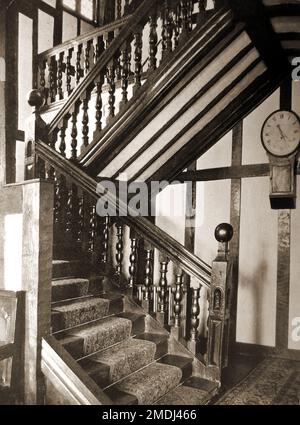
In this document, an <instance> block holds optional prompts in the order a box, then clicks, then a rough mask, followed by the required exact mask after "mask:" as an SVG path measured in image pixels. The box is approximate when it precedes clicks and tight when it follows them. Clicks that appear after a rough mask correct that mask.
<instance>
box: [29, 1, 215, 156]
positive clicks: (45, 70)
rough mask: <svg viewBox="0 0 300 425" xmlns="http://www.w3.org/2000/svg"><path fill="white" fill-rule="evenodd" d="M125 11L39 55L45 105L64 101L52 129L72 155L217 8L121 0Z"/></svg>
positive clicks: (98, 133) (197, 3)
mask: <svg viewBox="0 0 300 425" xmlns="http://www.w3.org/2000/svg"><path fill="white" fill-rule="evenodd" d="M130 7H131V9H130ZM218 7H219V6H218ZM128 11H130V13H131V14H128ZM120 13H121V18H120V19H118V20H117V21H115V22H113V23H111V24H109V25H106V26H104V27H102V28H97V29H95V30H93V31H92V32H90V33H89V34H87V35H84V36H80V37H78V38H76V39H75V40H73V41H70V42H66V43H63V44H62V45H60V46H57V47H55V48H53V49H50V50H48V51H46V52H44V53H42V54H40V55H39V56H38V68H39V81H38V84H37V86H38V88H40V90H41V92H42V93H43V96H44V98H45V102H46V106H45V110H49V108H51V104H54V103H55V102H57V101H60V102H62V106H61V107H60V108H59V111H58V112H57V113H56V115H55V116H54V118H53V119H52V120H51V122H50V123H49V124H48V126H47V132H48V134H49V135H53V134H54V135H55V134H57V133H58V130H59V132H60V138H61V144H60V145H57V144H54V145H53V147H54V148H56V149H58V150H59V151H60V152H61V154H62V155H64V156H66V157H67V158H68V159H70V160H72V161H74V160H77V159H79V160H80V158H81V157H82V156H83V155H85V154H86V153H87V151H88V150H89V149H90V145H91V142H92V140H90V134H93V140H95V139H97V140H99V139H100V138H101V137H102V135H104V134H105V132H106V131H108V129H109V128H110V126H112V125H113V122H114V121H115V117H116V115H117V114H118V113H119V112H120V113H122V112H123V111H125V110H126V105H127V104H128V102H129V101H130V99H131V97H132V96H135V95H136V93H137V92H138V91H139V90H140V89H141V87H142V86H143V85H145V84H146V83H147V81H148V79H149V77H150V76H151V75H152V74H153V72H155V71H156V70H157V69H158V68H159V67H160V64H161V63H163V62H164V61H165V60H167V58H168V57H169V56H170V55H171V54H172V53H173V52H174V50H176V48H177V47H178V45H179V44H180V43H183V42H184V40H185V39H186V37H187V36H188V35H189V34H190V33H191V31H192V30H193V28H195V26H196V25H197V23H198V24H201V25H202V24H203V23H204V22H205V19H206V17H207V16H210V13H211V11H210V10H207V2H204V1H198V0H197V1H196V0H193V1H188V0H143V1H142V0H135V1H133V2H131V5H129V2H128V3H126V5H125V9H124V10H122V8H121V9H120V4H118V3H117V17H119V16H120ZM146 34H149V36H147V37H146ZM158 34H159V36H158ZM145 54H147V55H148V57H147V59H146V61H144V56H145ZM131 85H132V89H130V86H131ZM79 114H80V117H81V119H78V118H79ZM79 135H80V136H81V135H82V137H79Z"/></svg>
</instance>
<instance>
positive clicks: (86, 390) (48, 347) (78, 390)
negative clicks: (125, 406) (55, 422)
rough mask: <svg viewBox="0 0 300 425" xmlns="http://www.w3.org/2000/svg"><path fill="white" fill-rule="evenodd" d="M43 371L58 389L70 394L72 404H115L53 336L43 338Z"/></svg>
mask: <svg viewBox="0 0 300 425" xmlns="http://www.w3.org/2000/svg"><path fill="white" fill-rule="evenodd" d="M42 372H43V374H44V375H45V376H46V378H47V379H48V380H49V381H50V382H51V383H52V384H53V385H54V386H55V388H56V389H57V391H59V390H62V391H64V393H67V394H68V398H69V399H70V400H69V401H70V402H71V404H78V405H110V404H113V403H112V401H111V400H110V399H109V398H108V397H107V396H106V395H105V394H104V393H103V391H102V390H100V388H99V387H98V385H97V384H96V383H95V382H94V381H93V380H92V379H91V378H90V377H89V376H88V375H87V374H86V373H85V372H84V371H83V370H82V369H81V367H80V366H79V365H78V363H77V362H76V360H74V359H73V358H72V356H71V355H70V354H69V353H68V352H67V351H66V350H65V349H64V348H63V347H62V345H61V344H60V343H59V342H58V341H57V340H56V339H55V338H54V337H53V336H47V337H45V338H43V340H42Z"/></svg>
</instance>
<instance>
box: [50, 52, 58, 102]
mask: <svg viewBox="0 0 300 425" xmlns="http://www.w3.org/2000/svg"><path fill="white" fill-rule="evenodd" d="M54 60H55V59H54V57H53V56H51V57H50V58H49V59H48V71H49V76H48V79H49V98H50V102H54V101H55V97H56V81H55V63H54Z"/></svg>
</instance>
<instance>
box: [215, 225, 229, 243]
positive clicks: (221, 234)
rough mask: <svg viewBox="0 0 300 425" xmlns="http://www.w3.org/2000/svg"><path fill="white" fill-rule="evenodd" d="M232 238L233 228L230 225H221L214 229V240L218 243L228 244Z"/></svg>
mask: <svg viewBox="0 0 300 425" xmlns="http://www.w3.org/2000/svg"><path fill="white" fill-rule="evenodd" d="M232 236H233V227H232V226H231V224H228V223H222V224H219V225H218V226H217V227H216V230H215V238H216V239H217V241H218V242H223V243H224V242H230V241H231V239H232Z"/></svg>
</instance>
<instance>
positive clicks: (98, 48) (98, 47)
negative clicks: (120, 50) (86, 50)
mask: <svg viewBox="0 0 300 425" xmlns="http://www.w3.org/2000/svg"><path fill="white" fill-rule="evenodd" d="M93 46H94V55H93V58H94V64H95V63H96V62H97V61H98V59H99V58H100V55H101V54H102V53H103V51H104V49H105V47H104V41H103V36H101V37H94V38H93Z"/></svg>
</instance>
